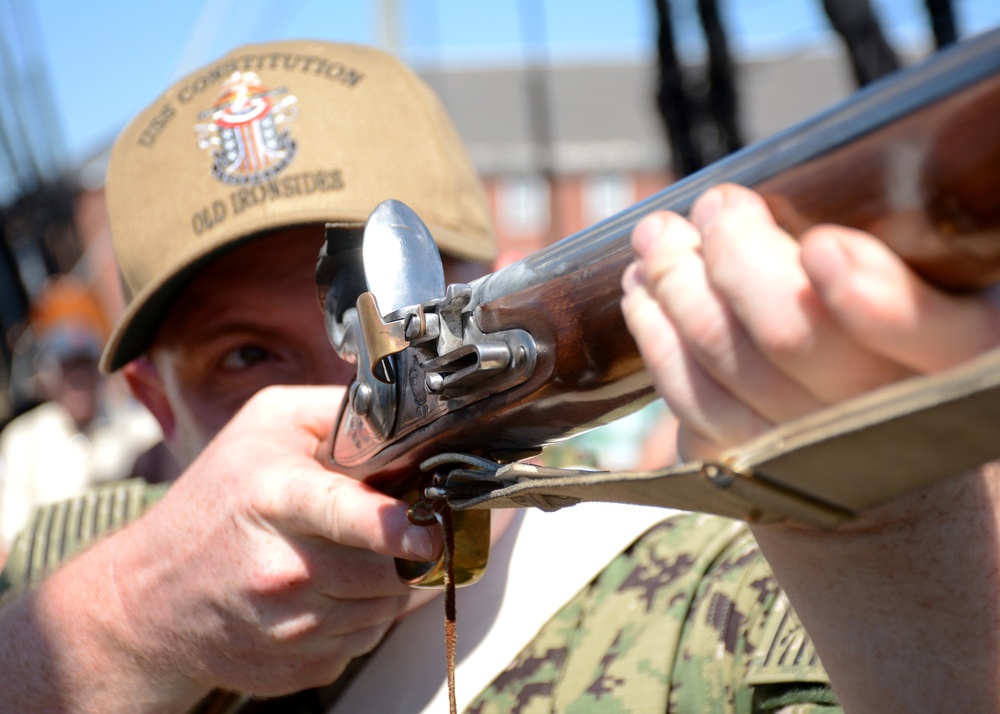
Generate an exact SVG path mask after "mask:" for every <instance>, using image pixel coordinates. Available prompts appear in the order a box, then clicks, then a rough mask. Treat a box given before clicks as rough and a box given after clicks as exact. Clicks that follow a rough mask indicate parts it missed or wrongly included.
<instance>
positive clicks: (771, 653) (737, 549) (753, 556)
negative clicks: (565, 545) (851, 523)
mask: <svg viewBox="0 0 1000 714" xmlns="http://www.w3.org/2000/svg"><path fill="white" fill-rule="evenodd" d="M556 711H559V712H567V714H588V713H591V712H594V713H596V712H610V711H614V712H623V713H635V712H677V713H688V712H691V713H697V714H704V713H706V712H726V713H732V714H757V713H761V714H763V713H764V712H769V713H770V712H782V713H784V714H791V713H792V712H796V713H801V714H806V713H809V714H818V713H819V712H824V713H828V712H839V711H841V710H840V707H839V706H838V704H837V701H836V698H835V696H834V694H833V690H832V689H831V687H830V685H829V680H828V679H827V675H826V672H825V671H824V670H823V667H822V664H821V663H820V662H819V659H818V657H817V656H816V652H815V650H814V649H813V647H812V644H811V642H810V641H809V638H808V636H807V635H806V634H805V631H804V630H803V629H802V626H801V625H800V624H799V622H798V618H797V617H796V616H795V613H794V612H793V611H792V609H791V608H790V607H789V606H788V603H787V599H786V598H785V596H784V594H783V593H782V592H781V591H780V589H779V588H778V585H777V582H776V581H775V579H774V576H773V575H772V573H771V570H770V568H769V567H768V565H767V563H766V561H765V560H764V558H763V556H762V555H761V553H760V550H759V549H758V548H757V544H756V543H755V541H754V540H753V538H752V536H751V535H750V532H749V529H747V527H746V526H745V525H744V524H742V523H739V522H735V521H731V520H727V519H723V518H718V517H714V516H706V515H702V514H685V515H683V516H677V517H673V518H669V519H667V520H665V521H663V522H661V523H660V524H658V525H657V526H655V527H654V528H652V529H651V530H649V531H648V532H646V533H645V534H644V535H643V536H642V537H641V538H639V540H637V541H636V542H635V543H634V544H633V545H632V546H631V547H630V548H629V549H628V550H626V551H625V552H624V553H622V554H621V555H620V556H618V557H617V558H616V559H615V560H613V561H612V562H611V563H610V564H609V565H608V566H607V567H606V568H605V569H604V570H603V571H602V572H601V574H600V575H599V576H598V577H597V578H596V579H595V580H594V581H593V582H592V583H591V584H590V585H588V586H587V587H586V588H584V590H582V591H581V592H580V593H578V594H577V595H576V597H574V598H573V600H571V601H570V602H569V603H568V604H567V605H566V606H565V607H564V608H563V609H562V610H561V611H560V612H559V613H557V614H556V616H555V617H553V618H552V620H550V621H549V622H548V623H547V624H546V625H545V626H544V627H543V628H542V630H541V631H540V632H539V633H538V635H537V636H536V638H535V639H534V640H533V641H532V642H531V643H530V644H529V645H528V646H527V647H526V648H525V650H523V651H522V653H521V654H520V655H519V656H518V658H517V659H516V660H515V661H514V662H513V663H512V664H511V665H510V667H508V669H507V670H506V671H504V672H503V673H502V674H500V675H499V676H498V677H497V678H496V679H495V680H494V681H493V682H492V683H491V684H490V686H489V687H487V689H486V690H484V691H483V692H482V693H481V694H480V695H479V696H478V697H477V698H476V699H475V700H474V701H473V703H472V704H471V706H470V707H469V708H468V710H467V712H468V714H500V713H501V712H504V713H507V712H511V713H514V714H517V713H520V714H529V713H530V714H535V713H541V712H556Z"/></svg>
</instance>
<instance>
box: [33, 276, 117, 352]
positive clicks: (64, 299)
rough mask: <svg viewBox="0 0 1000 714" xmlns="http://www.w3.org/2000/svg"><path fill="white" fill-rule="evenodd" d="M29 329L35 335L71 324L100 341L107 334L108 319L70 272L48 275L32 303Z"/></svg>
mask: <svg viewBox="0 0 1000 714" xmlns="http://www.w3.org/2000/svg"><path fill="white" fill-rule="evenodd" d="M30 319H31V329H32V332H33V333H34V335H35V338H36V339H40V338H42V337H43V336H44V335H46V334H47V333H50V332H52V331H54V330H56V329H61V328H63V327H67V326H71V327H73V328H74V329H77V330H85V331H89V332H90V333H92V334H93V335H94V336H95V337H96V338H97V339H98V340H99V341H100V342H102V343H103V341H104V340H105V339H106V338H107V336H108V321H107V318H106V317H105V315H104V311H103V310H101V308H100V306H99V305H98V303H97V300H96V299H95V298H94V295H93V294H92V293H91V292H90V290H88V289H87V287H86V285H84V284H83V282H82V281H81V280H79V279H78V278H75V277H73V276H72V275H59V276H55V277H53V278H50V279H49V280H48V281H47V282H46V283H45V285H44V286H43V287H42V289H41V291H40V292H39V293H38V296H37V297H36V298H35V301H34V302H33V303H32V306H31V313H30Z"/></svg>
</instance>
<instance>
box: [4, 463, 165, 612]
mask: <svg viewBox="0 0 1000 714" xmlns="http://www.w3.org/2000/svg"><path fill="white" fill-rule="evenodd" d="M166 490H167V484H152V485H151V484H147V483H146V482H145V481H143V480H142V479H139V478H135V479H129V480H127V481H115V482H113V483H108V484H103V485H100V486H96V487H94V488H92V489H90V490H89V491H88V492H87V493H85V494H84V495H82V496H78V497H77V498H72V499H69V500H67V501H61V502H59V503H53V504H50V505H47V506H42V507H40V508H38V509H37V510H36V511H35V512H34V514H32V516H31V520H30V521H29V522H28V527H27V528H26V529H25V530H24V531H23V532H21V534H20V535H18V537H17V539H16V540H15V541H14V545H13V546H12V547H11V550H10V554H9V556H8V558H7V563H6V564H5V566H4V569H3V572H2V573H0V593H6V592H8V591H10V592H17V591H20V590H23V589H25V588H28V587H30V586H31V585H32V584H34V583H35V582H37V581H38V580H40V579H41V578H43V577H44V576H45V575H46V573H48V572H50V571H51V570H53V569H54V568H55V567H56V566H58V565H59V564H60V563H64V562H65V561H66V560H68V559H69V558H71V557H73V555H75V554H76V553H78V552H80V551H81V550H83V549H84V548H85V547H86V546H87V545H88V544H90V543H92V542H93V541H94V540H96V539H97V538H99V537H101V536H103V535H106V534H108V533H110V532H111V531H113V530H116V529H118V528H120V527H121V526H123V525H125V524H126V523H129V522H131V521H134V520H135V519H136V518H138V517H139V516H141V515H142V514H143V513H145V512H146V511H147V510H148V509H149V508H150V507H151V506H152V505H153V504H154V503H156V502H157V501H158V500H160V498H161V497H162V496H163V494H164V493H166Z"/></svg>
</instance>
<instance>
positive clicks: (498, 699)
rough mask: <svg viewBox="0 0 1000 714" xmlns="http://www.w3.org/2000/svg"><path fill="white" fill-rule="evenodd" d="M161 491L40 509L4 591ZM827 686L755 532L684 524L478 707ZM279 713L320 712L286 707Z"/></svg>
mask: <svg viewBox="0 0 1000 714" xmlns="http://www.w3.org/2000/svg"><path fill="white" fill-rule="evenodd" d="M164 490H165V488H164V487H163V486H147V485H146V484H145V483H144V482H142V481H141V480H132V481H128V482H124V483H121V484H116V485H110V486H106V487H103V488H100V489H96V490H95V491H94V492H92V493H91V494H89V495H87V496H85V497H81V498H78V499H74V500H73V501H69V502H66V503H62V504H56V505H53V506H49V507H46V508H43V509H40V510H39V511H38V512H37V513H36V514H35V515H34V517H33V519H32V521H31V526H30V527H29V528H28V530H26V531H25V532H24V533H23V534H22V535H21V536H20V537H19V539H18V541H17V542H16V543H15V546H14V549H13V550H12V552H11V556H10V559H9V560H8V563H7V567H6V569H5V570H4V573H3V576H2V577H0V590H2V589H15V590H16V589H21V588H23V587H26V586H29V585H30V584H31V583H32V582H35V581H37V580H38V579H39V578H40V577H42V576H43V575H44V574H45V573H46V572H48V571H49V570H51V569H52V568H53V567H55V566H56V565H57V564H58V563H59V562H61V561H62V560H64V559H65V558H67V557H70V556H71V555H72V554H73V553H75V552H77V551H78V550H80V549H81V548H83V547H85V546H86V544H87V543H89V542H91V541H92V540H93V539H94V538H96V537H98V536H99V535H101V534H103V533H106V532H108V531H109V530H111V529H114V528H116V527H118V526H120V525H122V524H124V523H127V522H129V521H131V520H133V519H134V518H136V517H138V516H139V515H141V513H143V512H144V511H145V510H146V509H148V508H149V507H150V506H151V505H152V504H153V503H155V502H156V501H157V500H158V499H159V498H160V496H162V494H163V492H164ZM828 682H829V680H828V679H827V676H826V672H825V671H824V670H823V668H822V665H821V664H820V662H819V660H818V658H817V656H816V652H815V650H814V649H813V647H812V644H811V642H810V641H809V638H808V636H807V635H806V634H805V632H804V631H803V629H802V626H801V624H799V621H798V618H797V617H796V616H795V613H794V612H793V611H792V610H791V608H789V606H788V602H787V600H786V598H785V596H784V594H783V593H782V592H781V590H780V589H779V588H778V585H777V583H776V581H775V579H774V576H773V575H772V573H771V570H770V568H769V567H768V565H767V563H766V562H765V560H764V558H763V556H762V555H761V553H760V550H759V549H758V548H757V545H756V543H755V542H754V540H753V538H752V536H751V535H750V532H749V530H748V529H747V527H746V526H745V525H744V524H742V523H739V522H735V521H731V520H727V519H723V518H718V517H715V516H706V515H702V514H685V515H682V516H674V517H671V518H667V519H666V520H664V521H663V522H661V523H660V524H659V525H657V526H654V527H653V528H652V529H650V530H649V531H647V532H646V533H645V534H644V535H643V536H642V537H640V538H639V539H638V540H637V541H636V542H635V543H634V544H633V545H632V546H631V547H629V548H628V549H627V550H626V551H625V552H623V553H622V554H621V555H619V556H618V557H617V558H615V559H614V560H612V561H611V563H609V564H608V566H607V567H606V568H604V569H603V570H602V572H601V573H600V575H599V576H598V577H597V578H596V579H595V580H594V581H593V582H592V583H591V584H590V585H589V586H588V587H586V588H584V589H583V590H582V591H580V592H579V593H578V594H577V595H576V596H575V597H574V598H573V599H572V600H571V601H570V602H569V603H567V604H566V605H565V606H564V607H563V608H562V610H560V611H559V612H558V613H557V614H556V615H555V616H554V617H553V618H552V619H551V620H550V621H549V622H548V623H547V624H546V625H545V626H544V627H543V628H542V630H541V631H540V632H539V633H538V635H537V636H536V637H535V639H534V640H533V641H532V642H531V643H529V644H528V646H527V647H526V648H525V649H524V650H523V651H522V653H521V654H520V656H518V657H517V659H516V660H515V661H514V662H513V663H512V664H511V665H510V666H509V667H508V668H507V669H506V670H505V671H504V672H503V673H502V674H500V675H499V676H498V677H497V678H496V679H495V680H494V681H493V683H492V684H491V685H490V686H489V687H488V688H487V689H486V690H485V691H484V692H482V693H481V694H480V695H479V696H478V697H477V698H476V700H474V701H473V703H472V704H471V705H470V707H469V708H468V710H467V711H468V714H537V713H540V712H566V713H567V714H590V713H598V712H599V713H601V714H606V713H610V712H622V713H625V712H628V713H632V714H639V713H641V712H657V713H660V714H662V713H663V712H690V713H692V714H694V713H697V714H703V713H705V712H726V713H729V712H732V713H733V714H736V713H751V712H753V713H757V712H760V713H764V712H784V713H786V714H791V713H792V712H802V713H809V714H819V713H820V712H823V713H828V712H839V711H840V708H839V706H837V704H836V699H835V697H834V695H833V691H832V690H831V689H830V686H829V684H828ZM304 694H305V693H304ZM299 698H301V697H299ZM324 698H325V697H324ZM271 704H274V705H275V707H274V708H273V710H274V711H282V712H286V713H287V712H290V711H293V710H294V711H317V710H318V709H317V707H316V705H315V704H314V705H311V706H310V705H308V704H306V703H305V702H298V701H296V702H295V703H294V705H293V703H292V701H291V700H290V699H287V698H286V699H283V700H282V701H281V702H280V703H279V702H277V701H276V702H271ZM267 705H268V703H265V702H254V703H253V705H252V706H253V707H254V709H253V710H254V711H267V710H272V708H271V707H268V706H267Z"/></svg>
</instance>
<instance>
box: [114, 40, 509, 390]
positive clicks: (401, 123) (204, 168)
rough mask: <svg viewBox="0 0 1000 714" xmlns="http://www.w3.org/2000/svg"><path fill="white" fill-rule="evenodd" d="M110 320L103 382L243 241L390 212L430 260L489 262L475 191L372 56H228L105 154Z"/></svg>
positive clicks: (309, 46)
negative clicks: (119, 298) (120, 306)
mask: <svg viewBox="0 0 1000 714" xmlns="http://www.w3.org/2000/svg"><path fill="white" fill-rule="evenodd" d="M106 192H107V202H108V213H109V216H110V224H111V236H112V240H113V243H114V248H115V255H116V258H117V262H118V269H119V275H120V278H121V282H122V287H123V290H124V294H125V300H126V309H125V312H124V314H123V316H122V318H121V320H120V321H119V323H118V325H117V326H116V327H115V329H114V332H113V333H112V335H111V338H110V340H109V341H108V344H107V346H106V348H105V351H104V355H103V357H102V361H101V367H102V369H104V370H105V371H108V372H111V371H114V370H116V369H118V368H119V367H121V366H122V365H124V364H125V363H127V362H128V361H130V360H132V359H134V358H135V357H138V356H139V355H140V354H142V353H143V352H144V351H145V350H146V348H147V347H148V345H149V342H150V340H151V339H152V338H153V336H154V334H155V331H156V329H157V326H158V324H159V322H160V320H161V319H162V317H163V315H164V313H165V311H166V310H167V309H168V307H169V306H170V304H171V302H172V301H173V299H174V298H175V297H176V296H177V294H178V292H179V291H180V290H182V289H183V287H184V285H185V284H186V283H187V282H188V281H189V280H190V279H191V277H192V276H193V274H194V273H195V272H197V270H199V269H200V268H202V267H203V266H204V265H205V264H206V263H207V262H208V261H209V260H211V259H212V258H213V257H215V256H217V255H218V254H219V253H220V252H221V251H224V250H226V249H228V248H230V247H232V246H234V245H237V244H238V243H240V242H242V241H243V240H247V239H250V238H253V237H254V236H258V235H261V234H263V233H267V232H270V231H274V230H275V229H280V228H285V227H290V226H296V225H304V224H311V223H323V222H328V221H333V222H339V223H346V224H358V225H361V224H363V223H364V222H365V220H366V219H367V218H368V215H369V214H370V213H371V211H372V210H373V209H374V208H375V206H377V205H378V204H379V203H381V202H382V201H384V200H387V199H390V198H393V199H397V200H399V201H402V202H404V203H406V204H407V205H408V206H410V208H412V209H413V210H414V211H416V213H417V215H419V216H420V217H421V218H422V219H423V221H424V222H425V223H426V224H427V226H428V228H429V229H430V231H431V234H432V235H433V236H434V239H435V240H436V241H437V243H438V246H439V247H440V248H441V250H442V251H443V252H445V253H448V254H450V255H453V256H456V257H459V258H467V259H472V260H480V261H489V260H492V259H493V258H494V257H495V255H496V242H495V239H494V237H493V232H492V227H491V221H490V214H489V207H488V204H487V202H486V197H485V194H484V192H483V189H482V186H481V184H480V182H479V178H478V176H477V174H476V171H475V169H474V167H473V166H472V163H471V161H470V160H469V157H468V155H467V154H466V151H465V148H464V147H463V145H462V142H461V140H460V138H459V136H458V133H457V132H456V131H455V128H454V127H453V125H452V123H451V121H450V119H449V118H448V116H447V114H446V113H445V111H444V108H443V107H442V106H441V103H440V102H439V101H438V99H437V97H436V96H435V95H434V94H433V92H432V91H431V90H430V89H429V88H428V87H427V85H426V84H425V83H424V82H423V81H422V80H421V79H420V78H418V77H417V76H416V75H415V74H414V73H413V72H412V71H411V70H409V69H408V68H407V67H406V66H404V65H403V64H402V63H400V62H399V61H398V60H397V59H395V58H394V57H392V56H391V55H388V54H386V53H384V52H381V51H379V50H376V49H373V48H370V47H363V46H359V45H350V44H337V43H331V42H319V41H287V42H274V43H268V44H262V45H250V46H246V47H241V48H239V49H236V50H234V51H232V52H231V53H229V54H228V55H226V56H225V57H223V58H222V59H220V60H218V61H217V62H214V63H212V64H210V65H208V66H207V67H205V68H203V69H201V70H198V71H196V72H194V73H192V74H190V75H188V76H187V77H185V78H184V79H182V80H180V81H179V82H177V83H176V84H175V85H174V86H172V87H171V88H170V89H169V90H167V92H166V93H165V94H163V95H162V96H161V97H160V98H159V99H158V100H157V101H156V102H154V103H153V104H152V105H151V106H150V107H149V108H147V109H146V110H145V111H144V112H143V113H142V114H140V115H139V116H138V117H136V118H135V119H134V120H133V121H132V122H131V123H130V124H129V125H128V126H127V127H126V128H125V130H124V131H123V132H122V133H121V135H120V136H119V137H118V140H117V141H116V142H115V145H114V148H113V149H112V151H111V159H110V162H109V165H108V178H107V185H106Z"/></svg>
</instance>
